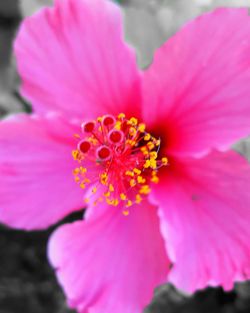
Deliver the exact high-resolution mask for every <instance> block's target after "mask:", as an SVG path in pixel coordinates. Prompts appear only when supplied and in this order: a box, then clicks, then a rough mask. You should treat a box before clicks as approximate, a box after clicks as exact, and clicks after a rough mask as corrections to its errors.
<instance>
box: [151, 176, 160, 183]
mask: <svg viewBox="0 0 250 313" xmlns="http://www.w3.org/2000/svg"><path fill="white" fill-rule="evenodd" d="M151 182H152V183H155V184H158V183H159V177H158V176H156V175H154V176H152V178H151Z"/></svg>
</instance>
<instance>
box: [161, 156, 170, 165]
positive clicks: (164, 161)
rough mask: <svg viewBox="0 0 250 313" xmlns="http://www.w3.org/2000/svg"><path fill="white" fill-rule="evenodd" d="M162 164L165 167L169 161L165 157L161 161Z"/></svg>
mask: <svg viewBox="0 0 250 313" xmlns="http://www.w3.org/2000/svg"><path fill="white" fill-rule="evenodd" d="M161 162H162V164H163V165H167V164H168V159H167V158H165V157H164V158H162V159H161Z"/></svg>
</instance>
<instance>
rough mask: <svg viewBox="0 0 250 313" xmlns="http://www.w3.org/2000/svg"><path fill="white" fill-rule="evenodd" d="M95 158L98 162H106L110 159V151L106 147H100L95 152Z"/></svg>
mask: <svg viewBox="0 0 250 313" xmlns="http://www.w3.org/2000/svg"><path fill="white" fill-rule="evenodd" d="M97 156H98V158H99V159H100V160H102V161H104V160H105V161H106V160H108V159H110V157H111V150H110V149H109V148H108V147H106V146H101V147H100V148H99V149H98V150H97Z"/></svg>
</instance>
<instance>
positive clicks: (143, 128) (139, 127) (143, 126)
mask: <svg viewBox="0 0 250 313" xmlns="http://www.w3.org/2000/svg"><path fill="white" fill-rule="evenodd" d="M137 129H138V130H139V132H141V133H144V132H145V129H146V125H145V124H143V123H141V124H139V125H138V128H137Z"/></svg>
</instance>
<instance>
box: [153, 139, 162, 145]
mask: <svg viewBox="0 0 250 313" xmlns="http://www.w3.org/2000/svg"><path fill="white" fill-rule="evenodd" d="M154 144H155V145H156V147H159V145H160V144H161V141H160V139H158V140H156V141H154Z"/></svg>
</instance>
